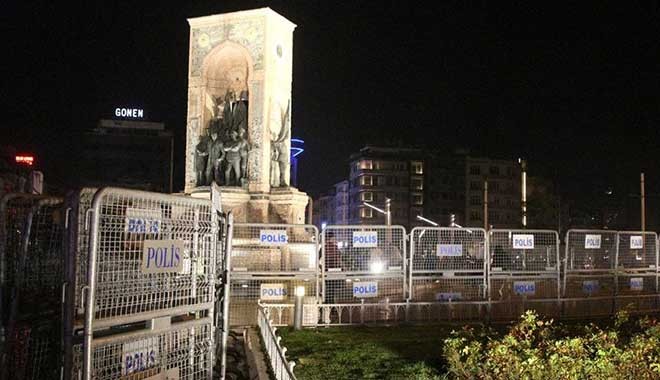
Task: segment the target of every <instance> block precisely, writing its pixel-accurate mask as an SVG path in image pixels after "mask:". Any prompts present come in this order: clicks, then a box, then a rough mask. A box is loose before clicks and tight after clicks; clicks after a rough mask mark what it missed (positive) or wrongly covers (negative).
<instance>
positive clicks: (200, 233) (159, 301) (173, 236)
mask: <svg viewBox="0 0 660 380" xmlns="http://www.w3.org/2000/svg"><path fill="white" fill-rule="evenodd" d="M91 209H92V218H91V221H92V222H91V228H90V244H89V250H88V257H87V263H88V270H87V285H86V287H85V288H84V289H83V290H84V291H83V295H84V296H85V302H84V305H83V307H84V311H85V319H84V339H83V347H82V359H83V360H82V362H83V366H82V375H83V378H84V379H91V378H98V379H105V378H116V374H117V373H119V370H120V369H121V368H120V367H117V365H116V364H112V366H111V368H107V367H106V364H105V363H121V362H122V361H121V360H122V358H123V357H125V356H126V352H127V351H129V353H130V352H133V348H126V346H127V345H129V346H130V345H131V343H130V342H134V341H136V340H139V339H142V338H143V337H144V336H147V335H149V334H153V333H154V332H158V333H159V334H161V335H160V338H159V343H158V347H163V348H162V349H160V348H159V351H158V352H157V353H156V354H154V355H155V358H154V359H151V358H149V360H152V361H153V362H155V363H165V364H164V365H156V366H155V368H156V369H155V370H152V369H151V367H149V366H148V365H140V367H139V371H140V372H141V373H140V374H139V375H136V376H139V377H150V376H156V375H160V376H164V375H165V373H164V372H163V371H169V370H170V369H172V368H173V365H172V364H170V362H171V361H172V360H175V361H176V362H177V363H181V365H182V366H183V365H184V364H185V366H186V368H188V367H191V366H192V367H194V370H191V371H192V372H190V371H187V372H185V373H186V375H181V373H180V372H179V375H180V376H181V377H189V378H192V377H194V378H203V377H206V378H210V377H211V375H212V366H213V355H214V352H213V349H214V347H215V346H214V344H215V343H214V332H213V313H214V298H215V277H216V273H215V268H216V264H217V263H216V254H217V247H218V245H217V238H218V215H217V213H216V211H215V209H214V208H213V207H212V203H211V202H210V201H208V200H206V201H205V200H201V199H194V198H189V197H182V196H174V195H165V194H157V193H149V192H144V191H137V190H126V189H118V188H104V189H101V190H99V191H98V192H96V194H95V195H94V199H93V202H92V208H91ZM79 253H80V254H84V252H79ZM77 261H78V262H81V260H80V258H78V260H77ZM72 280H73V279H72ZM191 319H192V320H194V322H195V323H200V324H203V327H201V328H200V327H190V328H187V327H182V326H184V324H186V323H193V322H183V321H189V320H191ZM207 319H208V323H207V322H200V321H205V320H207ZM127 329H128V330H129V331H130V330H131V329H134V330H133V331H131V332H128V333H124V331H125V330H127ZM99 331H105V333H106V334H109V335H108V336H104V337H102V338H100V337H97V336H96V335H95V333H98V332H99ZM114 339H119V340H120V341H121V342H122V344H121V347H123V348H121V349H120V348H119V347H120V346H117V345H114V343H113V345H112V348H102V349H99V347H105V346H104V344H105V342H106V341H113V342H114ZM182 340H185V342H190V343H189V344H188V345H187V346H186V344H177V342H179V341H182ZM162 341H165V342H169V343H167V344H165V345H162V343H161V342H162ZM150 344H151V343H150ZM154 344H155V343H154ZM138 346H139V345H138ZM200 347H209V349H208V350H206V349H204V350H200V351H199V352H198V348H200ZM179 353H180V354H179ZM138 354H139V360H146V356H147V355H151V351H139V352H138ZM107 355H111V356H112V357H106V356H107ZM179 356H180V357H181V359H176V358H177V357H179ZM143 357H145V359H143ZM127 360H128V359H127ZM135 360H138V359H137V357H136V359H135ZM99 363H101V364H99ZM142 364H144V363H142ZM177 368H179V371H182V369H181V368H180V367H177ZM142 372H144V373H142ZM193 373H198V374H197V375H192V374H193ZM168 376H169V373H168Z"/></svg>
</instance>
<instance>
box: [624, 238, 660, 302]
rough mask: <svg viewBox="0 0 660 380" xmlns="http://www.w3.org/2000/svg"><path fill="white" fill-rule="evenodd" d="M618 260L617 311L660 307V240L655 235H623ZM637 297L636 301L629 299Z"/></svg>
mask: <svg viewBox="0 0 660 380" xmlns="http://www.w3.org/2000/svg"><path fill="white" fill-rule="evenodd" d="M617 235H618V249H617V254H616V260H615V267H616V280H615V281H616V295H617V296H623V297H622V299H620V300H619V299H617V305H616V307H617V308H622V307H628V306H629V305H632V307H634V308H635V309H636V310H638V311H639V310H651V309H654V308H656V307H657V306H658V305H657V292H658V276H657V274H658V272H657V268H658V246H657V239H658V236H657V234H656V233H655V232H640V231H619V232H618V234H617ZM627 296H634V297H632V298H631V297H627Z"/></svg>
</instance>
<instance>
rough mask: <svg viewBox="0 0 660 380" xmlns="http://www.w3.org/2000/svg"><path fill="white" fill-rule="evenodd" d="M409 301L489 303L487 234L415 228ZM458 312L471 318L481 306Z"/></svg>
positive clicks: (459, 309) (462, 308) (465, 230)
mask: <svg viewBox="0 0 660 380" xmlns="http://www.w3.org/2000/svg"><path fill="white" fill-rule="evenodd" d="M410 236H411V237H410V262H411V264H410V275H409V287H408V289H409V298H410V300H411V301H414V302H432V301H439V302H452V301H483V300H486V299H487V297H486V287H487V279H486V264H487V261H488V260H487V255H488V250H487V244H486V243H487V242H486V231H485V230H484V229H481V228H469V229H468V228H449V227H415V228H413V230H412V231H411V233H410ZM454 311H455V312H456V313H457V314H458V315H461V316H462V317H465V318H469V316H470V314H472V313H479V312H482V313H483V312H485V308H483V307H481V305H477V306H476V307H471V306H469V305H467V307H465V306H459V307H456V308H455V309H454Z"/></svg>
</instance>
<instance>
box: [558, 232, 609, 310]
mask: <svg viewBox="0 0 660 380" xmlns="http://www.w3.org/2000/svg"><path fill="white" fill-rule="evenodd" d="M617 241H618V236H617V232H616V231H609V230H577V229H572V230H569V231H568V232H566V239H565V244H566V247H565V252H566V254H565V259H564V278H563V286H562V297H567V298H586V299H585V301H580V302H566V303H564V315H571V316H575V317H579V316H589V315H602V314H608V313H610V312H611V310H612V304H611V303H608V302H603V300H602V299H601V298H599V297H603V296H614V295H615V290H616V289H615V288H616V286H615V270H614V264H615V263H614V262H615V259H616V251H617ZM591 299H593V301H592V300H591Z"/></svg>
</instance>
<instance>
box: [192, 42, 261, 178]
mask: <svg viewBox="0 0 660 380" xmlns="http://www.w3.org/2000/svg"><path fill="white" fill-rule="evenodd" d="M252 68H253V63H252V58H251V57H250V54H249V53H248V51H247V50H246V49H245V48H244V47H243V46H241V45H239V44H237V43H234V42H231V41H225V42H223V43H221V44H219V45H218V46H216V47H215V48H214V49H213V50H211V51H210V52H209V53H208V54H207V56H206V57H205V58H204V61H203V64H202V70H201V73H202V86H201V89H202V94H200V95H201V99H202V107H201V115H200V119H201V126H202V128H201V132H200V136H199V140H198V141H199V142H200V143H199V145H200V149H198V151H199V150H201V149H203V148H204V147H206V154H207V155H208V159H207V164H206V170H205V176H203V180H199V179H198V180H197V184H196V185H197V186H202V185H208V184H210V183H211V182H212V181H215V182H217V183H219V184H221V185H222V186H246V185H247V160H248V157H247V156H248V125H249V122H248V118H249V112H248V111H249V104H250V93H249V91H248V83H250V82H249V81H250V79H251V77H252ZM198 178H199V177H198Z"/></svg>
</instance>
